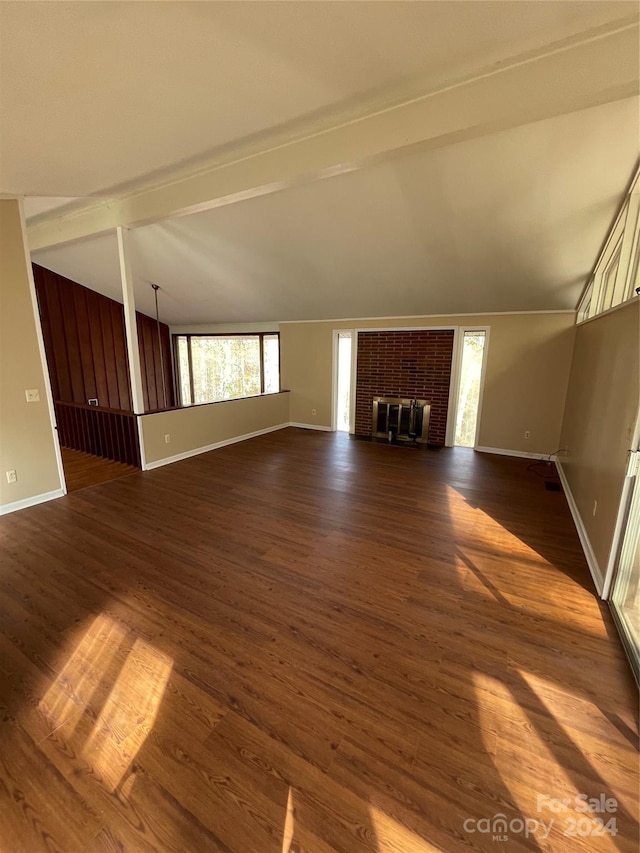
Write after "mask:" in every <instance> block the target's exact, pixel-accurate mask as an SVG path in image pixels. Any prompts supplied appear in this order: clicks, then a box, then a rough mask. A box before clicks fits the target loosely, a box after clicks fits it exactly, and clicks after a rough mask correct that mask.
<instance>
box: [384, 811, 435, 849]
mask: <svg viewBox="0 0 640 853" xmlns="http://www.w3.org/2000/svg"><path fill="white" fill-rule="evenodd" d="M369 815H370V818H371V825H372V827H373V829H374V830H375V833H376V841H377V845H378V847H377V851H378V853H440V848H439V847H436V846H435V845H433V844H431V843H430V842H429V841H425V840H424V839H423V838H420V836H419V835H417V834H416V833H415V832H412V830H410V829H408V828H407V827H406V826H403V825H402V824H401V823H399V822H398V821H397V820H394V818H392V817H389V815H388V814H385V812H383V811H382V810H381V809H378V808H376V806H374V805H370V806H369Z"/></svg>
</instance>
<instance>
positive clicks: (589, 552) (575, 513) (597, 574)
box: [556, 459, 604, 598]
mask: <svg viewBox="0 0 640 853" xmlns="http://www.w3.org/2000/svg"><path fill="white" fill-rule="evenodd" d="M556 468H557V471H558V476H559V477H560V482H561V483H562V488H563V489H564V494H565V497H566V499H567V503H568V504H569V510H570V511H571V516H572V518H573V523H574V524H575V526H576V530H577V532H578V538H579V539H580V544H581V545H582V550H583V552H584V556H585V559H586V561H587V565H588V566H589V571H590V572H591V577H592V578H593V582H594V584H595V587H596V590H597V592H598V595H599V596H600V597H601V598H602V593H603V590H604V579H603V577H602V572H601V571H600V566H599V565H598V561H597V559H596V555H595V553H594V551H593V548H592V547H591V540H590V539H589V534H588V533H587V528H586V527H585V526H584V522H583V521H582V516H581V515H580V510H579V509H578V505H577V504H576V501H575V498H574V497H573V493H572V491H571V487H570V486H569V481H568V480H567V475H566V474H565V473H564V470H563V468H562V464H561V463H560V461H559V460H558V459H556Z"/></svg>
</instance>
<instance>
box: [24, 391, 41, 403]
mask: <svg viewBox="0 0 640 853" xmlns="http://www.w3.org/2000/svg"><path fill="white" fill-rule="evenodd" d="M24 394H25V397H26V398H27V403H39V402H40V392H39V391H38V389H37V388H29V389H27V390H26V391H25V392H24Z"/></svg>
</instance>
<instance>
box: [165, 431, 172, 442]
mask: <svg viewBox="0 0 640 853" xmlns="http://www.w3.org/2000/svg"><path fill="white" fill-rule="evenodd" d="M164 443H165V444H171V435H170V433H166V434H165V437H164Z"/></svg>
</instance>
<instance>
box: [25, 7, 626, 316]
mask: <svg viewBox="0 0 640 853" xmlns="http://www.w3.org/2000/svg"><path fill="white" fill-rule="evenodd" d="M453 5H456V4H453ZM540 5H545V4H540ZM568 5H572V4H568ZM638 126H639V102H638V100H637V99H635V98H634V99H627V100H623V101H617V102H613V103H610V104H605V105H602V106H599V107H594V108H591V109H588V110H583V111H579V112H574V113H570V114H568V115H564V116H559V117H556V118H553V119H548V120H545V121H541V122H537V123H535V124H529V125H525V126H521V127H518V128H514V129H511V130H507V131H503V132H500V133H494V134H491V135H486V136H483V137H480V138H478V139H474V140H471V141H466V142H461V143H458V144H454V145H449V146H446V147H443V148H440V149H437V150H431V151H426V152H420V153H413V154H408V155H407V154H405V155H403V156H401V157H397V158H394V159H389V160H388V161H386V162H384V163H380V164H378V165H375V166H370V167H368V168H364V169H361V170H359V171H356V172H352V173H348V174H343V175H338V176H335V177H332V178H328V179H326V180H323V181H319V182H316V183H309V184H307V185H303V186H297V187H293V188H289V189H285V190H282V191H280V192H276V193H273V194H271V195H267V196H262V197H258V198H253V199H250V200H246V201H242V202H239V203H237V204H233V205H229V206H226V207H219V208H216V209H214V210H210V211H207V212H205V213H199V214H194V215H191V216H185V217H181V218H175V219H171V220H168V221H165V222H162V223H158V224H154V225H150V226H146V227H143V228H138V229H135V230H134V231H132V232H131V234H132V243H133V269H134V274H135V281H136V301H137V304H138V306H139V307H140V308H141V310H144V311H146V312H147V313H152V309H153V296H152V291H151V288H150V286H149V282H155V283H157V284H159V285H160V286H161V287H162V293H161V297H160V305H161V314H162V319H163V320H165V321H167V322H170V323H172V324H173V325H179V324H188V323H198V322H202V323H216V322H219V323H226V322H244V321H261V320H271V321H279V320H299V319H332V318H338V317H365V316H402V315H420V314H437V313H456V312H482V311H528V310H549V309H569V308H574V307H575V304H576V302H577V300H578V298H579V295H580V292H581V290H582V288H583V286H584V284H585V281H586V279H587V277H588V275H589V273H590V270H591V268H592V266H593V264H594V261H595V259H596V256H597V254H598V251H599V248H600V246H601V244H602V241H603V239H604V237H605V235H606V232H607V230H608V228H609V226H610V224H611V222H612V219H613V217H614V215H615V212H616V209H617V206H618V204H619V203H620V201H621V198H622V195H623V192H624V189H625V187H626V185H627V184H628V181H629V179H630V177H631V174H632V171H633V168H634V166H635V163H636V160H637V157H638V150H639V146H638ZM34 260H35V261H36V262H37V263H40V264H42V265H43V266H46V267H48V268H50V269H53V270H55V271H57V272H59V273H61V274H63V275H66V276H68V277H70V278H72V279H75V280H77V281H80V282H82V283H84V284H86V285H88V286H90V287H92V288H94V289H96V290H98V291H100V292H103V293H106V294H108V295H111V296H113V297H114V298H118V297H119V287H120V285H119V271H118V259H117V249H116V241H115V237H114V236H113V235H106V236H102V237H96V238H92V239H88V240H84V241H79V242H76V243H71V244H66V245H62V246H58V247H55V248H51V249H47V250H43V251H41V252H38V253H36V254H35V255H34Z"/></svg>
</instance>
